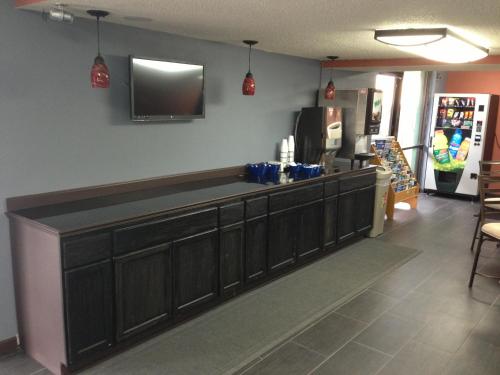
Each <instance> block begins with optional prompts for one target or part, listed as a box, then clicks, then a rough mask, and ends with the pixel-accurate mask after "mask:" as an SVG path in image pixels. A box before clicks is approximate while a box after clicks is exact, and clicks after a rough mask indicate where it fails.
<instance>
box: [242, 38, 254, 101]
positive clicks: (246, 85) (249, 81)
mask: <svg viewBox="0 0 500 375" xmlns="http://www.w3.org/2000/svg"><path fill="white" fill-rule="evenodd" d="M243 43H245V44H246V45H248V47H249V49H248V73H247V74H246V76H245V79H244V80H243V86H242V87H241V91H242V93H243V95H250V96H253V95H255V79H254V78H253V74H252V72H251V71H250V57H251V54H252V46H254V45H256V44H257V43H258V42H257V41H256V40H244V41H243Z"/></svg>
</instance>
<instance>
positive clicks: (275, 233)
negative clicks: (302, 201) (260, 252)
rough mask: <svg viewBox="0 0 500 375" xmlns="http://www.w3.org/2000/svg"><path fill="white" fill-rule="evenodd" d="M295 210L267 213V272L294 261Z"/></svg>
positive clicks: (289, 264) (286, 265)
mask: <svg viewBox="0 0 500 375" xmlns="http://www.w3.org/2000/svg"><path fill="white" fill-rule="evenodd" d="M296 231H297V211H296V210H295V209H291V210H286V211H281V212H277V213H274V214H271V215H269V246H268V252H267V256H268V265H269V272H273V271H277V270H280V269H282V268H285V267H288V266H291V265H292V264H294V263H295V250H296V245H297V244H296V241H295V238H296Z"/></svg>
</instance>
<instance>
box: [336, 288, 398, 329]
mask: <svg viewBox="0 0 500 375" xmlns="http://www.w3.org/2000/svg"><path fill="white" fill-rule="evenodd" d="M396 302H397V299H395V298H392V297H388V296H385V295H383V294H380V293H376V292H371V291H369V290H367V291H365V292H364V293H362V294H360V295H359V296H357V297H356V298H354V299H353V300H352V301H350V302H348V303H347V304H345V305H343V306H341V307H340V308H338V309H337V310H336V312H337V313H339V314H341V315H344V316H348V317H350V318H354V319H357V320H361V321H363V322H365V323H370V322H372V321H373V320H374V319H376V318H377V317H378V316H380V315H381V314H382V313H384V312H385V311H387V310H389V309H390V308H391V307H393V306H394V305H395V304H396Z"/></svg>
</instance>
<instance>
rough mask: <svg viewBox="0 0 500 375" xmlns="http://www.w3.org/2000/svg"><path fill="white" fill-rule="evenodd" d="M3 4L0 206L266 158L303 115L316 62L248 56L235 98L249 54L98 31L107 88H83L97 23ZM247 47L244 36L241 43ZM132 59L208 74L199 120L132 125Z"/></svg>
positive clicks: (8, 323)
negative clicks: (59, 19) (248, 78)
mask: <svg viewBox="0 0 500 375" xmlns="http://www.w3.org/2000/svg"><path fill="white" fill-rule="evenodd" d="M12 3H13V1H2V2H0V35H1V38H0V50H1V51H2V52H1V54H0V77H1V81H0V116H1V117H0V201H1V202H2V204H3V208H4V209H5V198H7V197H9V196H15V195H23V194H30V193H41V192H46V191H52V190H59V189H65V188H73V187H81V186H88V185H95V184H103V183H109V182H116V181H124V180H130V179H138V178H147V177H152V176H161V175H167V174H172V173H177V172H187V171H196V170H203V169H208V168H218V167H225V166H232V165H239V164H243V163H246V162H249V161H261V160H268V159H274V158H275V144H276V143H277V142H278V141H279V140H280V139H281V138H282V137H285V136H287V135H288V134H289V133H290V131H291V128H292V124H293V120H294V115H293V113H294V111H296V110H299V109H300V108H301V107H302V106H306V105H312V104H313V100H314V90H315V88H316V85H317V80H318V74H319V64H318V63H317V62H315V61H312V60H306V59H300V58H293V57H289V56H283V55H277V54H270V53H264V52H259V51H255V54H253V69H252V70H253V72H254V74H255V77H256V81H257V94H256V96H255V97H244V96H242V95H241V83H242V80H243V76H244V74H245V73H246V67H247V50H246V49H245V48H244V47H241V48H240V47H234V46H229V45H224V44H220V43H212V42H206V41H201V40H195V39H189V38H182V37H178V36H173V35H168V34H163V33H156V32H148V31H143V30H139V29H133V28H127V27H122V26H117V25H110V24H105V25H104V26H103V41H104V43H103V50H104V55H105V58H106V61H107V63H108V65H109V67H110V70H111V74H112V88H111V89H110V90H92V89H91V88H90V85H89V74H90V67H91V65H92V62H93V58H94V56H95V50H96V46H95V24H94V23H92V22H90V21H83V20H79V19H78V20H76V22H75V24H74V25H64V24H58V23H53V22H49V23H46V22H44V21H43V20H42V18H41V16H40V15H39V14H36V13H30V12H25V11H16V10H14V9H13V8H12V5H11V4H12ZM249 37H251V35H249ZM129 54H135V55H142V56H151V57H159V58H173V59H178V60H185V61H193V62H201V63H204V64H206V71H207V76H206V102H207V103H206V119H204V120H195V121H192V122H186V123H171V124H156V125H133V124H132V123H131V122H130V121H129V103H128V60H127V56H128V55H129ZM0 301H1V303H0V340H3V339H5V338H8V337H12V336H14V335H15V334H16V332H17V328H16V319H15V309H14V292H13V286H12V270H11V256H10V245H9V235H8V223H7V219H6V218H5V217H4V216H3V215H2V216H1V217H0Z"/></svg>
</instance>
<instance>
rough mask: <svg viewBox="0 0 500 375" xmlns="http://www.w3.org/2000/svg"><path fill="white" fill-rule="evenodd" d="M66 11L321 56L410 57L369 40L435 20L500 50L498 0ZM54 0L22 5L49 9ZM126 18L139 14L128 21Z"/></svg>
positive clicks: (155, 5) (203, 0)
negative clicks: (376, 33) (386, 30)
mask: <svg viewBox="0 0 500 375" xmlns="http://www.w3.org/2000/svg"><path fill="white" fill-rule="evenodd" d="M62 1H63V2H64V3H65V4H67V6H68V8H69V10H70V11H73V12H74V13H75V14H77V15H78V16H82V15H83V16H84V15H85V10H87V9H103V10H108V11H109V12H111V16H110V17H109V18H107V19H106V21H107V22H113V23H119V24H125V25H131V26H136V27H140V28H145V29H152V30H159V31H165V32H169V33H173V34H179V35H185V36H190V37H194V38H199V39H206V40H212V41H218V42H223V43H229V44H237V45H243V44H242V43H241V41H242V40H243V39H255V40H258V41H259V44H258V45H257V46H256V48H257V49H261V50H265V51H271V52H277V53H283V54H288V55H294V56H302V57H307V58H313V59H324V58H325V56H326V55H338V56H340V58H341V59H370V58H396V57H411V56H412V55H408V54H406V53H404V52H401V51H399V50H396V49H395V48H393V47H390V46H386V45H384V44H382V43H379V42H376V41H375V40H374V39H373V31H374V30H375V29H383V28H409V27H440V26H446V27H449V28H450V29H452V30H455V31H459V32H461V33H462V34H463V35H466V36H467V37H469V38H470V39H472V40H475V41H476V42H478V43H479V44H481V45H483V46H485V47H488V48H490V54H493V55H494V54H499V55H500V0H479V1H474V0H413V1H405V0H342V1H340V0H308V1H306V0H302V1H301V0H62ZM58 2H61V0H42V1H40V2H39V3H35V4H32V5H28V6H25V7H23V9H24V8H26V9H34V10H38V11H41V10H48V9H49V8H50V6H51V5H53V4H56V3H58ZM127 17H139V18H143V19H142V20H141V19H139V20H131V19H127Z"/></svg>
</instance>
